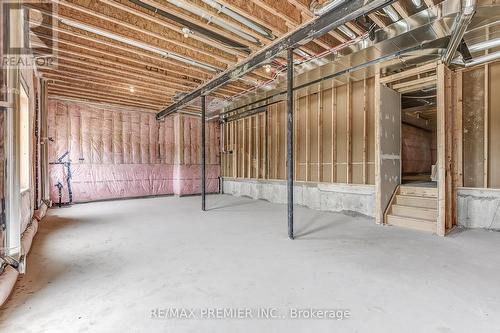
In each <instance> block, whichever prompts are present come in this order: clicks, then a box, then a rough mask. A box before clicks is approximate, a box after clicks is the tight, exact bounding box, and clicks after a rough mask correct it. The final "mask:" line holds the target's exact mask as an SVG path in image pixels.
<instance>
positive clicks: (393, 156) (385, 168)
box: [377, 85, 401, 212]
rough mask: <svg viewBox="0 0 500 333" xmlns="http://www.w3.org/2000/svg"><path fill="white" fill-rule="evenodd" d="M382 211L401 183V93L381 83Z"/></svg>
mask: <svg viewBox="0 0 500 333" xmlns="http://www.w3.org/2000/svg"><path fill="white" fill-rule="evenodd" d="M379 103H380V115H379V117H380V118H379V120H378V121H379V124H380V132H379V133H380V138H379V140H380V161H379V163H380V184H379V188H378V193H377V195H379V196H380V207H379V208H380V211H381V212H384V211H385V209H386V207H387V205H388V204H389V201H390V199H391V197H392V194H393V193H394V190H395V189H396V187H397V186H398V185H399V184H400V183H401V95H400V94H399V93H398V92H397V91H394V90H392V89H390V88H388V87H386V86H384V85H380V101H379Z"/></svg>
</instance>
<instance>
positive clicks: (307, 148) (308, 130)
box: [305, 91, 311, 182]
mask: <svg viewBox="0 0 500 333" xmlns="http://www.w3.org/2000/svg"><path fill="white" fill-rule="evenodd" d="M309 96H310V95H309V91H308V92H307V95H306V146H305V149H306V182H308V181H309V180H310V176H309V161H310V160H311V156H310V155H311V149H310V147H309V145H310V144H311V130H310V128H309V124H310V120H309V114H310V108H311V106H310V98H309Z"/></svg>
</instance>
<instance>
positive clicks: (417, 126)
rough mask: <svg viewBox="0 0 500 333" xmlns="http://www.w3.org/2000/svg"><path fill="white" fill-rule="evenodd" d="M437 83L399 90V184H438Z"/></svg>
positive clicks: (427, 185) (426, 185)
mask: <svg viewBox="0 0 500 333" xmlns="http://www.w3.org/2000/svg"><path fill="white" fill-rule="evenodd" d="M436 163H437V105H436V84H435V82H434V84H433V85H432V86H428V87H425V88H422V89H419V90H415V91H409V92H405V93H402V94H401V184H402V185H411V186H422V187H437V168H436Z"/></svg>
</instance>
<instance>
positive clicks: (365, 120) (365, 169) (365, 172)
mask: <svg viewBox="0 0 500 333" xmlns="http://www.w3.org/2000/svg"><path fill="white" fill-rule="evenodd" d="M366 99H367V92H366V79H363V184H366V183H367V181H368V165H367V161H368V107H367V100H366Z"/></svg>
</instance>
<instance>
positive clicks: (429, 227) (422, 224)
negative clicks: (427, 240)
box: [387, 215, 436, 233]
mask: <svg viewBox="0 0 500 333" xmlns="http://www.w3.org/2000/svg"><path fill="white" fill-rule="evenodd" d="M387 224H389V225H394V226H398V227H404V228H410V229H415V230H420V231H425V232H433V233H435V232H436V222H433V221H428V220H421V219H414V218H410V217H403V216H396V215H387Z"/></svg>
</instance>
